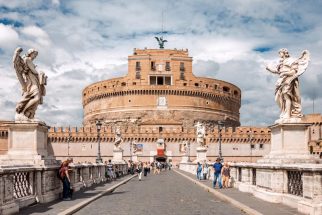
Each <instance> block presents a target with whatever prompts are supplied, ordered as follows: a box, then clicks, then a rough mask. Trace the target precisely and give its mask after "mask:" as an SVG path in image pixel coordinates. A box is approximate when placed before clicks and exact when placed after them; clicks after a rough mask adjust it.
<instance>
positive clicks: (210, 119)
mask: <svg viewBox="0 0 322 215" xmlns="http://www.w3.org/2000/svg"><path fill="white" fill-rule="evenodd" d="M241 96H242V92H241V90H240V89H239V88H238V87H237V86H235V85H233V84H231V83H228V82H226V81H222V80H217V79H211V78H203V77H196V76H195V75H194V74H193V59H192V57H191V56H189V52H188V50H187V49H185V50H182V49H180V50H179V49H164V48H163V47H161V48H160V49H147V48H145V49H134V51H133V54H132V55H130V56H129V57H128V74H127V75H126V76H125V77H119V78H114V79H109V80H103V81H100V82H97V83H93V84H91V85H89V86H87V87H86V88H85V89H84V90H83V92H82V97H83V108H84V121H83V126H81V127H78V128H77V127H73V128H62V127H56V128H55V127H51V128H50V130H49V134H48V142H49V146H48V149H49V150H50V151H51V153H52V154H53V155H54V156H55V157H56V158H58V159H65V158H66V157H69V156H71V157H74V160H75V161H76V162H77V161H79V162H85V161H87V162H95V159H96V156H97V151H98V150H97V147H98V132H97V129H96V122H97V120H100V121H101V122H102V129H101V130H100V151H101V155H102V158H103V160H104V161H106V160H108V159H111V158H112V157H113V147H114V143H115V142H116V140H117V139H118V140H119V139H120V138H121V143H120V146H121V148H122V149H123V158H124V159H125V160H130V159H131V158H133V156H134V155H135V156H136V158H137V160H140V161H150V162H151V161H153V160H156V159H159V160H163V161H164V160H167V161H172V162H173V163H174V164H176V163H178V162H180V160H181V158H182V155H183V154H187V153H188V154H189V156H190V159H191V160H194V159H195V157H196V148H197V147H198V145H197V136H196V127H195V125H196V123H197V122H201V123H202V124H203V125H204V126H205V138H204V139H205V144H206V147H207V158H208V159H209V160H210V161H214V160H215V159H216V158H217V157H218V155H219V142H220V140H221V143H222V144H221V148H222V156H223V157H224V159H225V160H227V161H256V160H257V159H259V158H261V157H262V156H263V155H265V154H267V153H268V152H269V151H270V129H269V128H266V127H243V126H240V121H239V120H240V115H239V109H240V106H241ZM306 119H307V121H308V122H310V123H313V125H312V126H311V127H310V131H309V132H310V135H309V140H308V141H309V142H308V147H310V151H311V152H312V153H314V154H321V153H322V152H321V151H322V150H321V146H320V142H321V139H322V138H321V134H322V132H321V131H322V129H321V124H322V123H321V122H322V117H321V116H320V115H314V114H313V115H309V116H307V117H306ZM219 121H220V122H222V123H223V125H224V127H223V129H222V130H219V129H218V122H219ZM219 131H221V132H219ZM317 131H319V132H317ZM219 133H220V134H221V135H219ZM7 139H8V132H7V127H6V122H5V121H3V122H1V123H0V154H5V153H6V150H7ZM183 145H184V146H188V148H187V147H185V152H184V151H183V150H182V149H183V147H182V146H183ZM187 150H188V152H187Z"/></svg>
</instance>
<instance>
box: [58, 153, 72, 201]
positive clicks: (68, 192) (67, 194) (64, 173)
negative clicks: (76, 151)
mask: <svg viewBox="0 0 322 215" xmlns="http://www.w3.org/2000/svg"><path fill="white" fill-rule="evenodd" d="M72 162H73V159H72V158H68V159H67V160H66V161H64V162H63V163H62V164H61V166H60V168H59V176H60V178H61V180H62V183H63V200H64V201H69V200H71V198H72V188H71V186H70V177H69V174H68V170H69V169H68V167H69V164H70V163H72Z"/></svg>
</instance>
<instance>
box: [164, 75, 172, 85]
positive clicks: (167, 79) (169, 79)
mask: <svg viewBox="0 0 322 215" xmlns="http://www.w3.org/2000/svg"><path fill="white" fill-rule="evenodd" d="M164 81H165V85H171V77H165V78H164Z"/></svg>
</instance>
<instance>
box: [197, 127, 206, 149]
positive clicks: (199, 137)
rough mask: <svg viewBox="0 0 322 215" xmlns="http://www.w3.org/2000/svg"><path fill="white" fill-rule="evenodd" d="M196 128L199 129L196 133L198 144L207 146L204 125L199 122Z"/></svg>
mask: <svg viewBox="0 0 322 215" xmlns="http://www.w3.org/2000/svg"><path fill="white" fill-rule="evenodd" d="M195 127H196V128H197V132H196V134H197V143H198V144H199V146H201V147H204V146H205V134H206V130H205V126H204V125H203V124H201V123H200V122H197V124H196V125H195Z"/></svg>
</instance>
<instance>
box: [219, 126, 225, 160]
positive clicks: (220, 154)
mask: <svg viewBox="0 0 322 215" xmlns="http://www.w3.org/2000/svg"><path fill="white" fill-rule="evenodd" d="M223 125H224V123H223V122H222V121H218V131H219V138H218V140H219V150H218V151H219V159H220V161H223V158H222V153H221V130H222V128H223Z"/></svg>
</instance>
